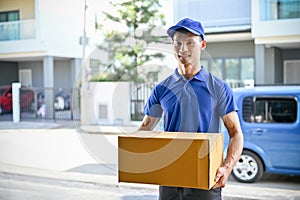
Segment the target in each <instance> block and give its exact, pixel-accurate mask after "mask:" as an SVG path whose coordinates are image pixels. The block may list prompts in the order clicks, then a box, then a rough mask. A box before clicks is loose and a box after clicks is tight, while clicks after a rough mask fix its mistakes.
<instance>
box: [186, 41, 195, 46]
mask: <svg viewBox="0 0 300 200" xmlns="http://www.w3.org/2000/svg"><path fill="white" fill-rule="evenodd" d="M187 44H188V45H194V44H195V42H192V41H190V42H188V43H187Z"/></svg>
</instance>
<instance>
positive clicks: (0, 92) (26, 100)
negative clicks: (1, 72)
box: [0, 86, 34, 114]
mask: <svg viewBox="0 0 300 200" xmlns="http://www.w3.org/2000/svg"><path fill="white" fill-rule="evenodd" d="M20 96H21V97H20V104H21V105H20V106H21V110H22V111H25V110H26V111H33V110H32V108H34V92H33V91H32V90H30V89H26V88H23V87H22V88H21V90H20ZM5 112H12V87H11V86H1V87H0V114H2V113H5Z"/></svg>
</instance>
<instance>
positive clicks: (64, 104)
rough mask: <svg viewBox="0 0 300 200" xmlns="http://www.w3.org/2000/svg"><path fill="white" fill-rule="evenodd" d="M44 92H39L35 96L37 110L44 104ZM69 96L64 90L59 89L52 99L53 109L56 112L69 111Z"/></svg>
mask: <svg viewBox="0 0 300 200" xmlns="http://www.w3.org/2000/svg"><path fill="white" fill-rule="evenodd" d="M44 96H45V95H44V92H39V93H38V94H37V100H38V109H39V108H40V107H41V106H42V105H43V104H45V99H44ZM70 104H71V103H70V95H69V94H67V93H66V92H65V91H64V90H62V89H59V90H58V92H57V93H56V94H55V99H54V109H55V110H56V111H60V110H70Z"/></svg>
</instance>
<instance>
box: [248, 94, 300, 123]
mask: <svg viewBox="0 0 300 200" xmlns="http://www.w3.org/2000/svg"><path fill="white" fill-rule="evenodd" d="M297 110H298V108H297V101H296V100H295V99H294V98H282V97H246V98H244V101H243V120H244V121H246V122H255V123H294V122H295V121H296V120H297Z"/></svg>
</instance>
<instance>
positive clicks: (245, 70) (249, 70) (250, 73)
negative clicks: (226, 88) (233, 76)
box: [241, 58, 254, 82]
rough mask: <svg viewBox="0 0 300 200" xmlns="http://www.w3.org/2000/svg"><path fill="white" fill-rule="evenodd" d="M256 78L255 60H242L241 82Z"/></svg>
mask: <svg viewBox="0 0 300 200" xmlns="http://www.w3.org/2000/svg"><path fill="white" fill-rule="evenodd" d="M253 78H254V58H241V81H242V82H245V80H251V79H253Z"/></svg>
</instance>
